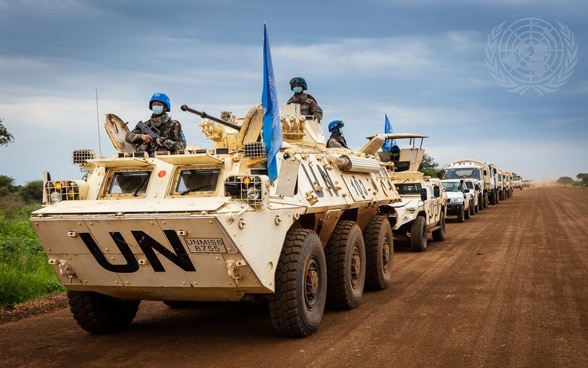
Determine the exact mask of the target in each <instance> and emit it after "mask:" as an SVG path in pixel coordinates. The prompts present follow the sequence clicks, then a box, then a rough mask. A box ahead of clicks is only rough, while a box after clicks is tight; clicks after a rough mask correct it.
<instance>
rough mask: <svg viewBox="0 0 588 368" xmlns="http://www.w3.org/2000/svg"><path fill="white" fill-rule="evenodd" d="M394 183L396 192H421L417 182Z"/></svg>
mask: <svg viewBox="0 0 588 368" xmlns="http://www.w3.org/2000/svg"><path fill="white" fill-rule="evenodd" d="M395 185H396V190H397V191H398V194H421V185H420V184H419V183H411V184H395Z"/></svg>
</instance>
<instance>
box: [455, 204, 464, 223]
mask: <svg viewBox="0 0 588 368" xmlns="http://www.w3.org/2000/svg"><path fill="white" fill-rule="evenodd" d="M464 221H465V210H464V209H463V207H462V208H461V210H460V211H459V213H458V214H457V222H464Z"/></svg>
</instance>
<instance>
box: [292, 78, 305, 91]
mask: <svg viewBox="0 0 588 368" xmlns="http://www.w3.org/2000/svg"><path fill="white" fill-rule="evenodd" d="M294 86H301V87H302V90H303V91H306V90H307V89H308V86H307V85H306V80H304V78H302V77H294V78H292V79H290V91H292V90H293V89H294Z"/></svg>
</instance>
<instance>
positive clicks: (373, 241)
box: [363, 215, 394, 290]
mask: <svg viewBox="0 0 588 368" xmlns="http://www.w3.org/2000/svg"><path fill="white" fill-rule="evenodd" d="M363 238H364V241H365V253H366V274H365V288H366V289H369V290H384V289H386V288H387V287H388V285H389V284H390V281H391V279H392V265H393V262H394V239H393V235H392V227H391V226H390V222H389V221H388V218H387V217H386V216H383V215H376V216H374V217H372V219H371V220H370V222H369V224H368V225H367V227H366V228H365V230H364V234H363Z"/></svg>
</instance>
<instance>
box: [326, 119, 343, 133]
mask: <svg viewBox="0 0 588 368" xmlns="http://www.w3.org/2000/svg"><path fill="white" fill-rule="evenodd" d="M344 126H345V124H344V123H343V120H333V121H331V122H330V123H329V133H333V132H339V130H340V129H341V128H343V127H344Z"/></svg>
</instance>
